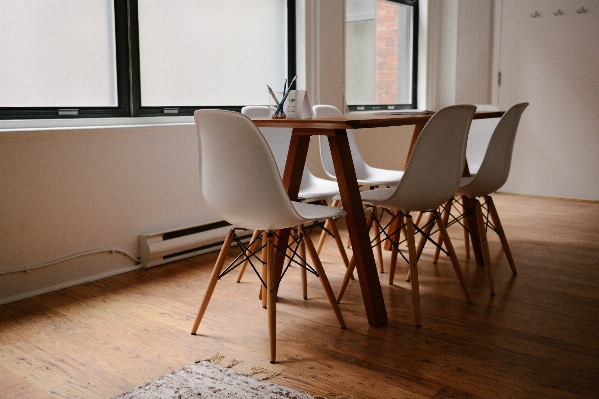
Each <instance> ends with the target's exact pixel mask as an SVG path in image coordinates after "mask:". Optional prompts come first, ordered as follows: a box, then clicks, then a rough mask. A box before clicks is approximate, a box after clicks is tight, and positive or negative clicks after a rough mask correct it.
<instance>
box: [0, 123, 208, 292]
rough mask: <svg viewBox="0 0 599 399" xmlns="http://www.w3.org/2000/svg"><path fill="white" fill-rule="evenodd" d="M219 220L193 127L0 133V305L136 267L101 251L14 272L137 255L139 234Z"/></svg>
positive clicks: (87, 258) (88, 258) (80, 259)
mask: <svg viewBox="0 0 599 399" xmlns="http://www.w3.org/2000/svg"><path fill="white" fill-rule="evenodd" d="M79 122H80V121H79ZM96 122H97V121H96ZM9 123H10V122H3V125H5V126H6V125H8V124H9ZM37 123H39V121H37ZM215 220H218V218H216V216H215V215H213V214H212V212H210V211H209V210H208V208H207V206H206V204H205V203H204V201H203V198H202V196H201V193H200V187H199V177H198V149H197V139H196V131H195V125H194V124H193V123H187V124H178V125H170V126H166V125H162V126H161V125H157V126H120V127H119V126H117V127H98V128H52V129H48V130H39V129H21V130H0V303H3V302H8V301H11V300H16V299H19V298H22V297H27V296H30V295H32V294H36V293H42V292H47V291H51V290H54V289H58V288H61V287H63V286H68V285H72V284H74V283H79V282H83V281H88V280H92V279H96V278H99V277H103V276H108V275H111V274H116V273H121V272H124V271H127V270H132V269H135V268H138V267H139V265H136V262H135V261H134V260H132V259H131V258H129V257H128V256H126V255H124V254H123V253H122V252H115V253H109V252H105V253H94V254H90V255H87V256H81V257H76V258H73V259H71V260H67V261H64V262H59V263H56V264H53V265H50V266H47V267H43V268H37V269H35V270H31V271H28V272H17V273H10V272H9V271H11V270H15V269H22V268H28V267H32V266H36V265H40V264H44V263H47V262H51V261H54V260H57V259H61V258H64V257H67V256H70V255H74V254H78V253H82V252H86V251H92V250H98V249H117V250H119V251H123V252H125V253H128V254H130V255H131V256H132V257H133V258H138V257H139V243H138V236H139V235H140V234H142V233H147V232H152V231H155V230H160V229H164V228H170V227H177V226H183V225H191V224H194V223H202V222H211V221H215Z"/></svg>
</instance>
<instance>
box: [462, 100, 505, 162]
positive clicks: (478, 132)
mask: <svg viewBox="0 0 599 399" xmlns="http://www.w3.org/2000/svg"><path fill="white" fill-rule="evenodd" d="M475 105H476V111H477V112H478V111H499V107H498V106H497V105H492V104H475ZM499 119H500V118H486V119H474V120H473V121H472V124H471V125H470V133H468V145H467V147H466V160H467V161H468V167H469V170H470V173H476V171H478V169H479V168H480V164H481V163H482V162H483V159H484V158H485V152H487V147H488V146H489V141H490V140H491V136H492V135H493V131H494V130H495V127H497V123H498V122H499Z"/></svg>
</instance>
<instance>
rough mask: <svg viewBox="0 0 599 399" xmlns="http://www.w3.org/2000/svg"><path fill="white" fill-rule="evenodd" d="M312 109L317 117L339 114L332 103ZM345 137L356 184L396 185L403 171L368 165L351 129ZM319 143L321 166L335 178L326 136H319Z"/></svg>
mask: <svg viewBox="0 0 599 399" xmlns="http://www.w3.org/2000/svg"><path fill="white" fill-rule="evenodd" d="M312 111H313V113H314V116H317V117H318V116H328V115H341V111H339V110H338V109H337V108H336V107H334V106H332V105H315V106H313V107H312ZM347 139H348V141H349V147H350V150H351V156H352V160H353V161H354V169H355V171H356V178H357V179H358V184H360V185H367V186H396V185H397V184H398V183H399V181H400V180H401V177H402V176H403V171H401V170H390V169H381V168H375V167H372V166H370V165H368V164H367V163H366V162H365V161H364V159H363V158H362V155H361V154H360V151H359V150H358V146H357V145H356V141H355V139H354V136H353V133H352V132H351V130H348V131H347ZM319 144H320V159H321V161H322V167H323V169H324V171H325V173H326V174H327V175H328V176H329V177H331V178H332V179H336V178H337V177H336V175H335V167H334V166H333V156H332V155H331V150H330V148H329V142H328V138H327V137H326V136H319Z"/></svg>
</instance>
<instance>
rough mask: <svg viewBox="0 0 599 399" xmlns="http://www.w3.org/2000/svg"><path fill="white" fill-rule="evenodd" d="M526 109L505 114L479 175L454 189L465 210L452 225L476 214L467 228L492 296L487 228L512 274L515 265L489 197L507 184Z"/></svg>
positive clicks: (517, 107) (521, 107)
mask: <svg viewBox="0 0 599 399" xmlns="http://www.w3.org/2000/svg"><path fill="white" fill-rule="evenodd" d="M527 106H528V103H520V104H516V105H514V106H512V107H511V108H510V109H509V110H507V111H506V112H505V114H504V115H503V117H501V119H500V120H499V123H498V124H497V127H496V128H495V131H494V132H493V135H492V137H491V140H490V141H489V145H488V147H487V149H486V152H485V156H484V159H483V161H482V163H481V165H480V168H478V172H477V173H476V174H474V175H472V176H470V177H462V179H461V181H460V186H459V187H458V189H457V190H456V194H457V195H460V196H462V201H463V207H462V208H463V209H465V211H464V212H463V214H461V215H460V216H457V217H454V218H453V219H452V221H451V224H453V223H454V221H456V220H461V219H463V218H464V217H465V216H467V214H468V213H469V212H474V214H475V215H476V222H477V225H476V226H470V228H471V229H472V230H474V233H475V234H474V238H473V239H478V241H479V242H480V245H481V249H482V255H483V260H484V264H485V269H486V273H487V280H488V281H489V289H490V291H491V295H495V281H494V276H493V268H492V265H491V256H490V254H489V245H488V241H487V233H486V231H487V228H491V229H492V230H494V231H495V232H496V233H497V235H498V236H499V240H500V241H501V246H502V247H503V250H504V252H505V256H506V258H507V260H508V263H509V265H510V268H511V269H512V273H513V275H516V273H517V271H516V265H515V264H514V259H513V258H512V253H511V251H510V247H509V245H508V242H507V239H506V237H505V233H504V231H503V227H502V225H501V220H500V219H499V215H498V213H497V209H496V208H495V204H494V203H493V199H492V198H491V195H490V194H491V193H494V192H495V191H497V190H499V189H500V188H501V187H502V186H503V185H504V184H505V182H506V181H507V178H508V176H509V173H510V166H511V162H512V152H513V149H514V142H515V140H516V133H517V131H518V125H519V123H520V118H521V116H522V113H523V112H524V110H525V109H526V107H527ZM480 197H482V198H483V199H484V200H483V203H482V204H481V203H480V201H479V198H480ZM454 201H455V199H454V198H453V197H452V198H451V199H450V200H449V202H448V203H447V204H446V205H445V212H444V214H443V223H444V224H445V225H446V226H447V225H448V222H449V216H450V212H449V211H450V210H451V209H452V203H453V202H454ZM483 210H486V211H487V213H486V215H484V214H483ZM489 217H490V220H489ZM469 235H470V234H468V233H467V232H466V242H468V236H469ZM442 242H443V238H442V237H440V238H439V243H442ZM438 256H439V253H438V251H437V252H436V253H435V260H434V261H435V262H436V261H437V258H438Z"/></svg>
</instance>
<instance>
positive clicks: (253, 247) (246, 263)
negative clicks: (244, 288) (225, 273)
mask: <svg viewBox="0 0 599 399" xmlns="http://www.w3.org/2000/svg"><path fill="white" fill-rule="evenodd" d="M260 233H261V231H260V230H254V233H253V234H252V238H251V239H250V243H251V244H250V247H249V248H248V250H247V251H246V253H245V254H246V256H249V254H250V253H252V252H254V250H255V249H256V245H258V241H257V240H256V238H258V235H259V234H260ZM248 263H249V260H248V259H247V258H246V260H244V261H243V264H242V265H241V268H240V269H239V274H238V275H237V282H238V283H241V278H242V277H243V274H244V273H245V268H246V267H247V265H248Z"/></svg>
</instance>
